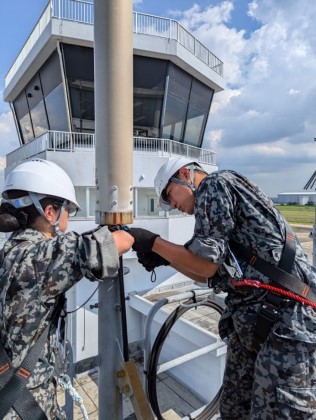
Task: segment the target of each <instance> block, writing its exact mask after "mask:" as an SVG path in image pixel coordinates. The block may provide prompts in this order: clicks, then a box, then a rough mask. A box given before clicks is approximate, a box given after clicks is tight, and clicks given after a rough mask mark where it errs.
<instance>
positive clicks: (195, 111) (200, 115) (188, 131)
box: [184, 105, 208, 147]
mask: <svg viewBox="0 0 316 420" xmlns="http://www.w3.org/2000/svg"><path fill="white" fill-rule="evenodd" d="M207 115H208V111H204V110H201V109H199V108H197V107H194V106H193V105H189V109H188V117H187V122H186V127H185V135H184V143H185V144H190V145H192V146H197V147H200V146H201V145H202V139H203V134H204V128H205V124H206V121H207Z"/></svg>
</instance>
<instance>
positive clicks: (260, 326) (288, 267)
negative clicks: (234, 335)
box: [230, 223, 316, 351]
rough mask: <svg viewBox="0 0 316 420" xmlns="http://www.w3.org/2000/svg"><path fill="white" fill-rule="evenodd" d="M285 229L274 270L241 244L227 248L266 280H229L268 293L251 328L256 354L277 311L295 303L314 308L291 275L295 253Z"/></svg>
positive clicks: (312, 296) (309, 293)
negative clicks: (280, 253)
mask: <svg viewBox="0 0 316 420" xmlns="http://www.w3.org/2000/svg"><path fill="white" fill-rule="evenodd" d="M285 228H286V232H285V233H286V240H285V244H284V247H283V252H282V256H281V259H280V261H279V264H278V266H275V265H273V264H271V263H269V262H267V261H265V260H264V259H262V258H260V257H259V256H257V255H256V254H255V253H254V252H253V251H252V250H251V249H249V248H247V247H245V246H244V245H242V244H239V243H237V242H234V241H233V242H232V243H230V247H231V249H232V250H233V252H234V253H235V254H236V256H237V257H239V258H240V259H242V260H243V261H246V262H247V263H248V264H249V265H251V266H252V267H254V268H255V269H256V270H257V271H259V272H260V273H262V274H264V275H265V276H267V277H268V278H269V279H270V283H269V284H265V283H262V282H260V281H257V280H246V279H242V280H240V281H239V280H232V284H233V285H234V286H235V287H240V286H250V287H260V288H263V289H267V290H268V292H267V294H266V295H265V297H264V299H263V301H262V304H261V307H260V308H259V310H258V316H257V324H256V327H255V351H259V349H260V347H261V344H262V343H263V342H264V341H265V340H266V338H267V336H268V334H269V332H270V330H271V327H272V326H273V324H274V323H275V322H276V321H277V319H278V316H279V310H280V308H281V307H286V306H287V305H289V304H291V303H294V302H295V300H297V301H300V302H302V303H304V304H307V305H311V306H312V307H314V308H316V293H315V291H314V290H312V289H311V287H310V286H309V285H308V284H306V283H304V282H303V281H302V280H301V279H300V278H298V277H296V276H294V275H292V274H291V271H292V268H293V265H294V260H295V251H296V245H295V236H294V233H293V231H292V229H291V228H290V226H289V225H288V224H287V223H286V225H285Z"/></svg>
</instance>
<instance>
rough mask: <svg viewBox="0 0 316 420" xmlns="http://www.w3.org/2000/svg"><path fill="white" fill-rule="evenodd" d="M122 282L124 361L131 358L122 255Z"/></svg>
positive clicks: (120, 281)
mask: <svg viewBox="0 0 316 420" xmlns="http://www.w3.org/2000/svg"><path fill="white" fill-rule="evenodd" d="M118 277H119V284H120V303H121V319H122V341H123V357H124V362H128V360H129V351H128V336H127V321H126V305H125V289H124V273H123V258H122V257H120V268H119V271H118Z"/></svg>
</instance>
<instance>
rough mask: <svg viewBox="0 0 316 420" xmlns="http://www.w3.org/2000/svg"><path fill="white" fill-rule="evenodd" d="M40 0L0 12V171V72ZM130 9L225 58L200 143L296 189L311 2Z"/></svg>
mask: <svg viewBox="0 0 316 420" xmlns="http://www.w3.org/2000/svg"><path fill="white" fill-rule="evenodd" d="M46 4H47V0H11V1H9V2H8V1H5V2H2V4H1V17H0V23H1V25H0V57H1V59H0V91H1V92H0V93H1V95H0V175H1V172H2V169H3V166H4V159H3V158H4V156H5V154H7V153H9V152H10V151H11V150H14V149H15V148H17V147H18V140H17V135H16V131H15V128H14V123H13V119H12V115H11V111H10V108H9V105H8V104H6V103H4V102H3V101H2V90H3V86H4V76H5V74H6V73H7V71H8V70H9V67H10V65H11V63H12V62H13V60H14V58H15V57H16V55H17V54H18V52H19V50H20V48H21V47H22V46H23V43H24V41H25V40H26V38H27V36H28V35H29V33H30V32H31V30H32V28H33V26H34V25H35V23H36V22H37V20H38V18H39V17H40V15H41V13H42V11H43V10H44V7H45V5H46ZM133 8H134V10H135V11H140V12H144V13H150V14H155V15H159V16H165V17H171V18H174V19H176V20H178V21H179V22H180V23H181V24H182V25H183V26H185V27H186V28H187V29H188V30H190V31H191V32H192V33H193V34H194V35H195V36H196V37H197V38H198V39H199V40H200V41H201V42H202V43H204V44H205V45H206V46H207V47H208V48H209V49H210V50H211V51H212V52H213V53H214V54H215V55H217V56H218V57H219V58H220V59H222V60H223V61H224V77H225V83H226V89H225V90H224V91H223V92H221V93H219V94H217V95H215V97H214V101H213V104H212V109H211V114H210V118H209V123H208V126H207V130H206V134H205V139H204V147H206V148H211V149H212V150H214V151H216V152H217V161H218V164H219V167H220V169H224V168H226V169H227V168H230V169H235V170H237V171H239V172H242V173H243V174H245V175H247V176H248V177H249V178H251V179H252V180H254V181H255V182H256V183H257V184H258V185H259V186H260V187H262V188H263V189H264V190H265V191H266V192H267V193H268V194H269V195H270V196H275V195H276V194H277V193H278V192H285V191H299V190H302V188H303V186H304V185H305V183H306V182H307V180H308V179H309V177H310V176H311V174H312V173H313V172H314V170H315V169H316V143H314V141H313V138H314V137H316V106H315V102H316V78H315V74H316V31H315V29H314V25H315V23H314V22H315V20H316V2H312V1H310V0H300V1H297V0H253V1H247V0H227V1H217V0H201V1H191V0H172V1H170V0H169V1H166V0H159V1H157V0H134V7H133Z"/></svg>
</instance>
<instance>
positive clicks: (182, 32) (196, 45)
mask: <svg viewBox="0 0 316 420" xmlns="http://www.w3.org/2000/svg"><path fill="white" fill-rule="evenodd" d="M52 18H56V19H62V20H69V21H74V22H80V23H86V24H90V25H93V22H94V11H93V3H91V2H88V1H82V0H50V1H49V3H48V5H47V6H46V8H45V10H44V12H43V13H42V15H41V17H40V18H39V20H38V22H37V24H36V25H35V27H34V29H33V31H32V32H31V34H30V36H29V37H28V39H27V40H26V42H25V44H24V46H23V47H22V49H21V51H20V53H19V54H18V56H17V57H16V59H15V61H14V63H13V65H12V66H11V68H10V70H9V71H8V73H7V75H6V76H5V79H4V84H5V87H7V86H8V84H9V83H10V81H11V80H12V79H13V77H14V75H15V74H16V72H17V70H18V69H19V68H20V66H21V64H22V63H23V61H24V60H25V58H26V57H27V55H28V54H29V52H30V51H31V49H32V48H33V46H34V45H35V44H36V42H37V40H38V39H39V38H40V36H41V34H42V33H43V32H44V30H45V28H46V27H47V25H48V24H49V22H50V21H51V19H52ZM133 32H134V33H138V34H145V35H152V36H158V37H163V38H168V39H174V40H176V41H177V42H178V43H179V44H181V45H182V46H183V47H184V48H186V49H187V50H188V51H190V52H191V53H192V54H193V55H194V56H196V57H197V58H198V59H200V60H201V61H203V62H204V63H205V64H206V65H207V66H209V67H210V68H211V69H212V70H214V71H215V72H216V73H218V74H219V75H220V76H222V75H223V62H222V61H221V60H220V59H219V58H218V57H216V55H214V54H213V53H212V52H211V51H210V50H209V49H208V48H207V47H205V46H204V45H203V44H202V43H201V42H199V41H198V40H197V39H196V38H195V37H194V36H193V35H192V34H191V33H190V32H189V31H188V30H187V29H185V28H184V27H183V26H182V25H180V24H179V23H178V22H177V21H175V20H173V19H168V18H163V17H159V16H153V15H148V14H145V13H138V12H133Z"/></svg>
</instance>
